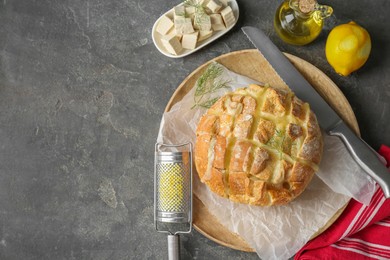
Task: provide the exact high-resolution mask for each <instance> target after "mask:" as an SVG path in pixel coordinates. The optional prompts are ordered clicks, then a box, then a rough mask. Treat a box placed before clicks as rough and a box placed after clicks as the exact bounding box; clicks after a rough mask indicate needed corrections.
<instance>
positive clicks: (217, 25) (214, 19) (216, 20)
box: [210, 14, 226, 31]
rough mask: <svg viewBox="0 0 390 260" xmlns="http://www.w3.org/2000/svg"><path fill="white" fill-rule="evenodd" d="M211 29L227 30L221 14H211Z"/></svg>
mask: <svg viewBox="0 0 390 260" xmlns="http://www.w3.org/2000/svg"><path fill="white" fill-rule="evenodd" d="M210 18H211V27H212V28H213V31H221V30H225V29H226V27H225V24H224V23H223V20H222V16H221V15H220V14H211V15H210Z"/></svg>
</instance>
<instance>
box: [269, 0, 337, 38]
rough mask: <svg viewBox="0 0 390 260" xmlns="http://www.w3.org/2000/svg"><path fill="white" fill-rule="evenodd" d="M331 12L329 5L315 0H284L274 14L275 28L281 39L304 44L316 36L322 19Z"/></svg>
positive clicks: (321, 24)
mask: <svg viewBox="0 0 390 260" xmlns="http://www.w3.org/2000/svg"><path fill="white" fill-rule="evenodd" d="M332 13H333V9H332V8H331V7H330V6H326V5H320V4H318V3H317V1H316V0H285V1H284V2H283V3H282V4H281V5H280V6H279V7H278V9H277V11H276V14H275V19H274V26H275V30H276V32H277V33H278V35H279V37H280V38H281V39H282V40H283V41H285V42H287V43H289V44H294V45H305V44H308V43H310V42H312V41H313V40H314V39H316V38H317V37H318V35H319V34H320V32H321V30H322V27H323V22H324V19H325V18H326V17H329V16H330V15H331V14H332Z"/></svg>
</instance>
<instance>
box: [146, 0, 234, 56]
mask: <svg viewBox="0 0 390 260" xmlns="http://www.w3.org/2000/svg"><path fill="white" fill-rule="evenodd" d="M181 5H183V3H181V4H179V5H177V6H181ZM229 6H230V7H231V8H232V10H233V14H234V17H235V18H236V20H235V22H234V24H232V25H231V26H229V27H228V28H226V29H225V30H222V31H216V32H213V35H211V36H210V38H208V39H206V40H204V41H201V42H199V43H198V45H197V46H196V48H195V49H193V50H187V49H183V50H182V52H181V53H180V54H179V55H174V54H171V53H169V52H168V51H167V50H166V49H165V48H164V46H163V44H162V43H161V37H162V35H161V34H159V33H158V32H157V31H156V27H157V24H158V22H159V21H160V19H161V17H162V16H164V15H166V16H168V17H173V8H172V9H171V10H169V11H168V12H166V13H165V14H163V15H162V16H160V18H158V19H157V21H156V22H155V23H154V25H153V29H152V38H153V42H154V45H155V46H156V48H157V49H158V50H159V51H160V52H161V53H162V54H164V55H165V56H168V57H171V58H182V57H185V56H187V55H190V54H191V53H194V52H196V51H197V50H199V49H201V48H203V47H204V46H206V45H207V44H209V43H211V42H213V41H215V40H216V39H218V38H219V37H221V36H222V35H224V34H226V33H227V32H229V31H230V30H231V29H232V28H233V27H234V26H235V25H236V23H237V21H238V17H239V15H240V10H239V8H238V4H237V1H236V0H230V1H229Z"/></svg>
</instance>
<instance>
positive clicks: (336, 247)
mask: <svg viewBox="0 0 390 260" xmlns="http://www.w3.org/2000/svg"><path fill="white" fill-rule="evenodd" d="M379 154H381V155H382V156H383V157H384V158H385V159H386V161H387V167H390V148H389V147H387V146H385V145H382V146H381V148H380V150H379ZM389 174H390V172H389ZM294 259H301V260H302V259H354V260H357V259H390V199H385V197H384V196H383V193H382V190H381V189H380V188H379V186H378V185H377V189H376V192H375V194H374V196H373V197H372V200H371V203H370V205H368V206H365V205H363V204H361V203H359V202H357V201H356V200H353V199H351V201H350V202H349V204H348V206H347V207H346V209H345V210H344V212H343V213H342V214H341V216H340V217H339V218H338V219H337V220H336V221H335V223H333V225H332V226H331V227H330V228H328V229H327V230H326V231H325V232H324V233H322V234H321V235H320V236H318V237H316V238H315V239H313V240H311V241H309V242H308V243H307V244H306V245H305V246H304V247H303V248H302V249H301V250H300V251H299V252H298V253H297V254H296V255H295V257H294Z"/></svg>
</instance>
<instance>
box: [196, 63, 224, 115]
mask: <svg viewBox="0 0 390 260" xmlns="http://www.w3.org/2000/svg"><path fill="white" fill-rule="evenodd" d="M222 73H223V67H221V66H219V65H218V64H217V63H212V64H210V65H209V66H208V67H207V69H206V71H205V72H204V73H203V74H202V75H201V76H200V77H199V79H198V80H197V82H196V87H195V94H194V101H195V104H194V106H192V108H195V107H203V108H210V107H211V106H212V105H213V104H214V103H215V102H216V101H217V100H218V99H219V98H218V97H215V98H209V97H210V94H212V93H215V92H217V91H218V90H220V89H222V88H229V86H228V84H229V81H227V80H226V81H223V80H221V79H219V80H218V77H219V76H221V75H222ZM205 99H206V100H205Z"/></svg>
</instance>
